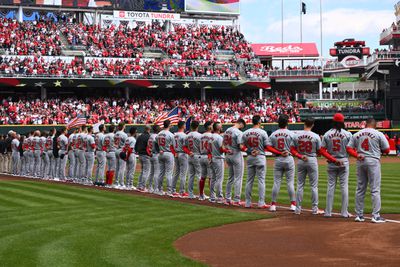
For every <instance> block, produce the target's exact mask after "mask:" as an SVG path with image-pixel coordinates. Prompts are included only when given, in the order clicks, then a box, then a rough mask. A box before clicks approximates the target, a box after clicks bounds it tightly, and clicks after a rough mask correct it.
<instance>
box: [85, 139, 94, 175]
mask: <svg viewBox="0 0 400 267" xmlns="http://www.w3.org/2000/svg"><path fill="white" fill-rule="evenodd" d="M85 144H86V152H85V158H86V172H85V178H87V179H89V180H92V178H93V166H94V151H95V149H96V143H95V141H94V137H93V135H91V134H87V135H86V138H85Z"/></svg>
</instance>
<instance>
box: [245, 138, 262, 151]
mask: <svg viewBox="0 0 400 267" xmlns="http://www.w3.org/2000/svg"><path fill="white" fill-rule="evenodd" d="M259 145H260V141H259V139H258V137H249V139H247V146H248V147H253V148H254V147H258V146H259Z"/></svg>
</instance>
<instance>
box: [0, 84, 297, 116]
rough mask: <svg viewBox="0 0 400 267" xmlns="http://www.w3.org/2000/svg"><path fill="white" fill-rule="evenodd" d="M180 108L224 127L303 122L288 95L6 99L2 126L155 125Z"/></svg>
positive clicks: (2, 106) (0, 112)
mask: <svg viewBox="0 0 400 267" xmlns="http://www.w3.org/2000/svg"><path fill="white" fill-rule="evenodd" d="M177 106H178V107H179V108H180V116H181V118H182V120H185V119H187V118H189V117H190V116H193V117H194V118H195V119H196V120H199V121H200V122H201V123H204V122H205V121H207V120H215V121H220V122H223V123H229V122H234V121H235V120H237V119H238V118H243V119H245V120H246V121H247V122H251V118H252V116H253V115H254V114H259V115H261V116H262V120H263V122H275V121H277V118H278V116H279V115H280V114H287V115H289V117H290V120H291V122H296V121H299V120H300V118H299V109H300V108H301V105H300V104H298V103H297V102H293V101H292V100H291V99H290V96H289V94H288V93H287V92H285V93H283V94H280V95H279V94H273V95H270V96H268V97H266V98H263V99H257V98H255V97H253V96H251V97H250V96H249V97H243V98H240V99H232V98H229V99H223V98H213V99H208V100H207V101H201V100H194V99H189V98H176V99H168V100H166V99H161V98H131V99H129V100H125V99H123V98H102V97H98V98H94V97H91V98H85V99H78V98H65V99H62V98H51V99H47V100H39V99H28V98H21V99H12V98H8V99H3V101H2V102H1V103H0V124H66V123H68V122H69V121H70V120H71V119H73V118H75V117H76V116H77V115H78V114H84V115H85V116H86V117H87V120H88V123H90V124H94V123H97V122H99V121H104V122H105V123H118V122H121V121H125V122H127V123H152V122H154V119H155V118H156V117H157V116H158V115H160V114H161V113H162V112H167V111H169V110H171V109H173V108H174V107H177Z"/></svg>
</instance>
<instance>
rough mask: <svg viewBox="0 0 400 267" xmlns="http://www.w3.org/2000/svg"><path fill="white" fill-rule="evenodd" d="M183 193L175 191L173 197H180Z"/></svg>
mask: <svg viewBox="0 0 400 267" xmlns="http://www.w3.org/2000/svg"><path fill="white" fill-rule="evenodd" d="M180 196H181V195H180V194H179V193H177V192H175V193H172V197H180Z"/></svg>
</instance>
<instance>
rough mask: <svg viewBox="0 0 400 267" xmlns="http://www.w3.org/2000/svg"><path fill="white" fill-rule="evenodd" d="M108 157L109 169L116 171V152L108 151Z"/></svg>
mask: <svg viewBox="0 0 400 267" xmlns="http://www.w3.org/2000/svg"><path fill="white" fill-rule="evenodd" d="M106 159H107V170H108V171H115V165H116V158H115V152H107V153H106Z"/></svg>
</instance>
